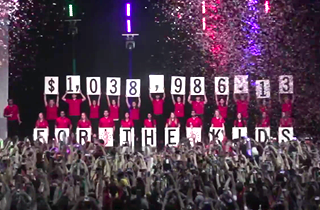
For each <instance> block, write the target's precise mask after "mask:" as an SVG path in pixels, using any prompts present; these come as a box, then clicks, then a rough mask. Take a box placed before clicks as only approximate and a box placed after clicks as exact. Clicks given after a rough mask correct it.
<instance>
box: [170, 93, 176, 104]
mask: <svg viewBox="0 0 320 210" xmlns="http://www.w3.org/2000/svg"><path fill="white" fill-rule="evenodd" d="M171 98H172V103H173V105H175V104H176V100H175V99H174V96H173V95H172V94H171Z"/></svg>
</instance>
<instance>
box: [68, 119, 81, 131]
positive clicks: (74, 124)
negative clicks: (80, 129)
mask: <svg viewBox="0 0 320 210" xmlns="http://www.w3.org/2000/svg"><path fill="white" fill-rule="evenodd" d="M69 118H70V120H71V124H72V129H71V131H72V132H73V133H76V131H77V125H78V121H79V119H80V116H70V117H69Z"/></svg>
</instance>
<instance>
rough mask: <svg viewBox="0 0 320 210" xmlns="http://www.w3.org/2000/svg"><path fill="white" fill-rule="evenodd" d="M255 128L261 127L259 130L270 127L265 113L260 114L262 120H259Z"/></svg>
mask: <svg viewBox="0 0 320 210" xmlns="http://www.w3.org/2000/svg"><path fill="white" fill-rule="evenodd" d="M257 127H261V128H267V127H270V120H269V117H268V115H267V113H266V112H263V113H262V119H260V122H259V123H258V125H257Z"/></svg>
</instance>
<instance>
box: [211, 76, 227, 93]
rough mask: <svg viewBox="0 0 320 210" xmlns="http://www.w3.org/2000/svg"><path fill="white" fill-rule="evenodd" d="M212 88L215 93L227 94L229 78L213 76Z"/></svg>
mask: <svg viewBox="0 0 320 210" xmlns="http://www.w3.org/2000/svg"><path fill="white" fill-rule="evenodd" d="M214 87H215V88H214V89H215V92H216V94H217V95H229V78H228V77H215V78H214Z"/></svg>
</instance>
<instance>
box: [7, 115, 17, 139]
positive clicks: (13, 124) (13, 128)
mask: <svg viewBox="0 0 320 210" xmlns="http://www.w3.org/2000/svg"><path fill="white" fill-rule="evenodd" d="M7 129H8V137H9V138H11V139H12V138H13V137H14V136H18V135H19V122H18V120H8V121H7Z"/></svg>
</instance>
